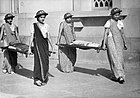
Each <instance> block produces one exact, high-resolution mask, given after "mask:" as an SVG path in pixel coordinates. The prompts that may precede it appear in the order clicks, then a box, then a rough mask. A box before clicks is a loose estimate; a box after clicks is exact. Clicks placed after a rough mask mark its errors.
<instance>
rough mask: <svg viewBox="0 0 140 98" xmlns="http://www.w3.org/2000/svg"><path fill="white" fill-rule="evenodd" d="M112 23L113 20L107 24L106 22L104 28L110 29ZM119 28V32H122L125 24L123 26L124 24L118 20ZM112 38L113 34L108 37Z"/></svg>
mask: <svg viewBox="0 0 140 98" xmlns="http://www.w3.org/2000/svg"><path fill="white" fill-rule="evenodd" d="M110 21H112V20H108V21H107V22H106V24H105V25H104V27H105V28H110V25H111V24H110ZM117 27H118V28H119V30H121V29H122V28H124V24H123V22H122V21H121V20H118V22H117ZM111 36H112V33H111V32H109V35H108V37H111Z"/></svg>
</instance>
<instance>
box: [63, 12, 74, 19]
mask: <svg viewBox="0 0 140 98" xmlns="http://www.w3.org/2000/svg"><path fill="white" fill-rule="evenodd" d="M72 16H73V15H72V14H71V13H66V14H65V15H64V19H67V18H69V17H72Z"/></svg>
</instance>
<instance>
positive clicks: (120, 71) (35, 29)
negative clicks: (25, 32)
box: [0, 8, 127, 86]
mask: <svg viewBox="0 0 140 98" xmlns="http://www.w3.org/2000/svg"><path fill="white" fill-rule="evenodd" d="M121 12H122V10H120V9H119V8H113V9H112V10H111V14H110V16H111V18H110V19H109V20H108V21H107V22H106V24H105V25H104V27H105V32H104V36H103V41H102V43H101V45H100V46H101V47H100V48H99V49H103V50H107V55H108V59H109V63H110V67H111V70H112V72H113V74H114V77H115V79H116V80H117V81H118V82H119V83H124V82H125V74H124V59H123V49H125V50H126V49H127V46H126V41H125V35H124V31H123V28H124V25H123V22H122V21H121V20H120V13H121ZM47 15H48V13H46V12H45V11H44V10H39V11H38V12H37V13H36V16H35V18H36V19H37V22H35V23H33V25H32V29H31V39H30V43H29V49H28V54H31V53H32V51H31V46H32V44H33V46H34V76H33V77H34V84H35V85H37V86H42V85H43V84H46V83H47V81H48V76H49V73H48V72H49V55H50V54H49V46H51V49H52V51H54V50H53V45H52V41H51V35H50V32H49V25H48V24H46V23H45V18H46V16H47ZM72 16H73V15H72V14H71V13H65V14H64V21H63V22H61V23H60V26H59V33H58V38H57V42H56V45H58V59H59V67H60V70H61V71H62V72H65V73H71V72H73V71H74V65H75V62H76V56H77V53H76V47H68V46H64V45H61V44H66V45H70V44H71V43H73V42H74V41H76V35H75V32H74V25H73V22H72ZM14 17H15V16H14V15H12V14H11V13H9V14H7V15H6V16H5V18H4V20H5V23H4V24H2V26H1V32H0V35H1V36H0V40H1V41H3V42H5V47H8V45H10V44H14V43H15V42H20V39H19V33H18V27H17V26H16V25H14V24H13V23H12V21H13V18H14ZM3 54H4V60H3V69H2V71H3V72H4V73H9V74H11V73H13V72H16V70H15V67H16V66H17V52H14V51H11V50H10V49H8V48H4V49H3Z"/></svg>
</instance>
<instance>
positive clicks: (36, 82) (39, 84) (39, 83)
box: [34, 80, 42, 86]
mask: <svg viewBox="0 0 140 98" xmlns="http://www.w3.org/2000/svg"><path fill="white" fill-rule="evenodd" d="M34 85H37V86H42V82H41V81H40V80H37V81H35V82H34Z"/></svg>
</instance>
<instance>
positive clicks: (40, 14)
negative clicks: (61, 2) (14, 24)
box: [35, 10, 48, 24]
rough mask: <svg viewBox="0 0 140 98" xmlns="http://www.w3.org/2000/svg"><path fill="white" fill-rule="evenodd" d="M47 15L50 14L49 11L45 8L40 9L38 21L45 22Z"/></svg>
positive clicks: (37, 15) (37, 16)
mask: <svg viewBox="0 0 140 98" xmlns="http://www.w3.org/2000/svg"><path fill="white" fill-rule="evenodd" d="M47 15H48V13H46V12H45V11H44V10H39V11H38V12H37V13H36V16H35V18H37V21H38V22H40V23H42V24H44V21H45V18H46V16H47Z"/></svg>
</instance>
